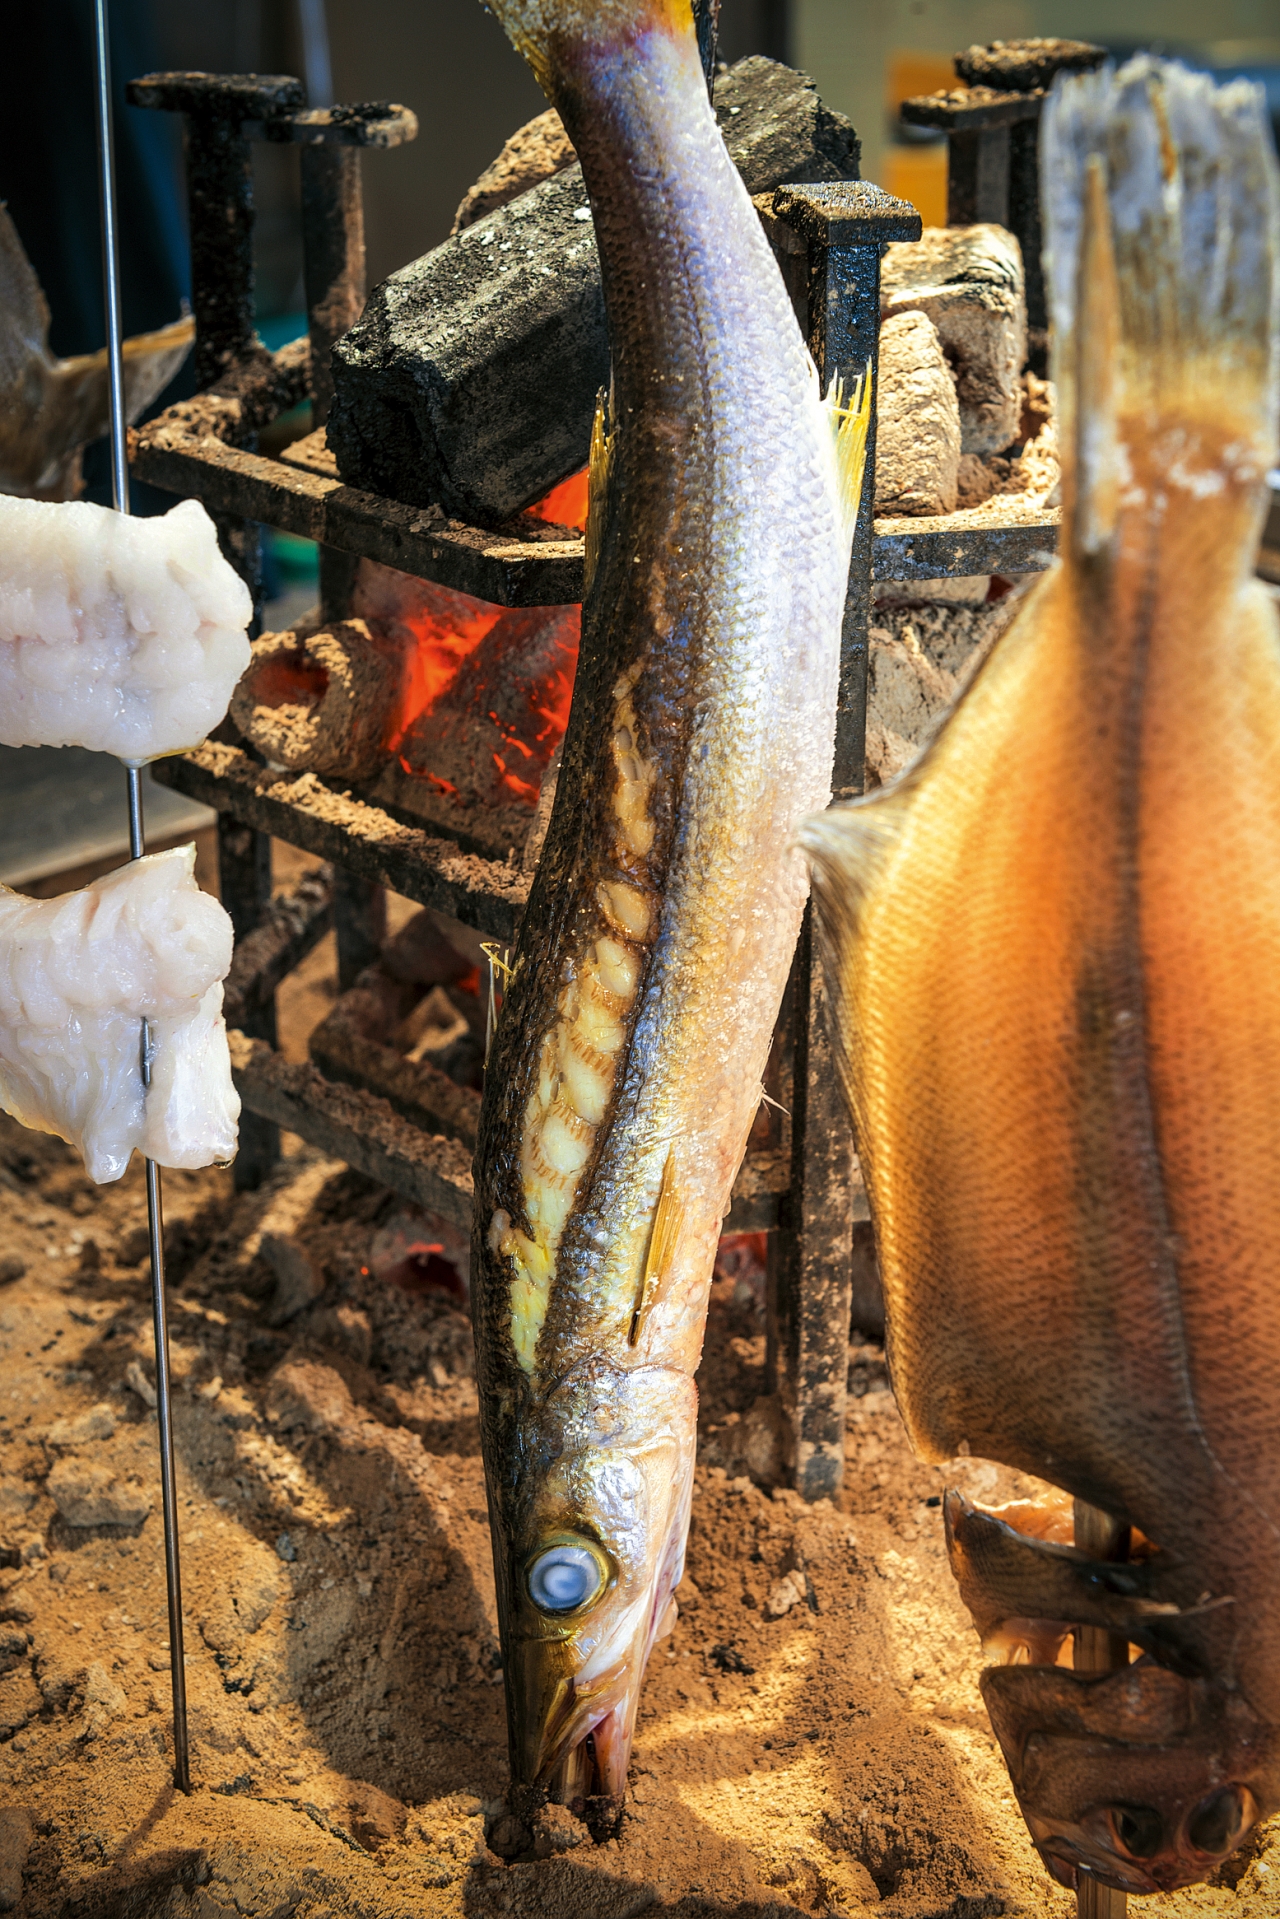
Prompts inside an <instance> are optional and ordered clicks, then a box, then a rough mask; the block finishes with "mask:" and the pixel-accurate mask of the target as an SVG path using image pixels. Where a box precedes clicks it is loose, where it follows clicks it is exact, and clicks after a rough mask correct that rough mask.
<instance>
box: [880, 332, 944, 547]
mask: <svg viewBox="0 0 1280 1919" xmlns="http://www.w3.org/2000/svg"><path fill="white" fill-rule="evenodd" d="M959 464H960V415H959V411H958V409H957V406H956V394H955V388H954V387H953V385H952V384H951V374H950V372H949V371H948V368H947V362H946V360H945V359H944V358H943V353H942V347H941V345H940V344H939V341H938V334H937V330H936V329H935V327H934V324H933V322H932V320H930V319H929V318H928V317H927V315H925V314H923V313H900V314H894V315H893V316H892V318H890V319H888V320H886V321H885V323H884V325H883V326H882V327H881V329H880V400H879V407H878V415H877V428H876V511H877V512H879V513H921V514H925V513H950V512H951V511H952V510H953V509H954V507H955V503H956V474H957V470H958V468H959Z"/></svg>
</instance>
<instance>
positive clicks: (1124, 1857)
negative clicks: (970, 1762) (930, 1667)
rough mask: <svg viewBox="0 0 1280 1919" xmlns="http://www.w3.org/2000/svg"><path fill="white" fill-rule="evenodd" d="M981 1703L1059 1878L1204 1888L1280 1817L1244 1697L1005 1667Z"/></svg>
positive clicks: (1152, 1670)
mask: <svg viewBox="0 0 1280 1919" xmlns="http://www.w3.org/2000/svg"><path fill="white" fill-rule="evenodd" d="M982 1692H983V1697H984V1699H985V1700H986V1704H987V1710H988V1712H989V1713H990V1715H991V1723H992V1725H993V1727H994V1728H995V1732H996V1736H997V1738H998V1739H999V1741H1000V1745H1001V1747H1002V1749H1003V1751H1004V1756H1005V1760H1006V1762H1007V1764H1008V1767H1009V1774H1010V1777H1011V1779H1012V1780H1013V1786H1014V1791H1015V1792H1016V1793H1017V1796H1018V1804H1019V1806H1020V1807H1021V1809H1022V1815H1023V1817H1024V1819H1025V1820H1026V1822H1027V1826H1028V1829H1029V1830H1030V1833H1031V1836H1032V1838H1033V1840H1034V1841H1035V1844H1036V1848H1037V1850H1038V1852H1039V1853H1040V1857H1041V1858H1042V1859H1043V1861H1044V1863H1045V1865H1046V1866H1047V1867H1048V1869H1049V1871H1050V1873H1051V1874H1052V1875H1053V1877H1054V1878H1055V1879H1056V1880H1057V1881H1058V1883H1059V1884H1060V1885H1063V1886H1067V1887H1069V1888H1076V1887H1077V1886H1079V1885H1081V1884H1082V1883H1084V1882H1085V1881H1086V1880H1087V1879H1088V1878H1093V1879H1095V1880H1097V1881H1099V1883H1101V1884H1102V1885H1104V1886H1113V1887H1115V1888H1116V1889H1117V1890H1119V1891H1121V1892H1131V1893H1153V1892H1173V1891H1176V1890H1177V1889H1178V1888H1179V1887H1180V1886H1190V1885H1196V1884H1198V1883H1199V1882H1200V1881H1202V1880H1204V1879H1207V1878H1208V1876H1209V1875H1210V1873H1212V1872H1213V1871H1214V1870H1215V1868H1216V1867H1217V1866H1219V1865H1221V1863H1222V1861H1223V1860H1224V1859H1226V1858H1228V1857H1229V1856H1230V1854H1231V1853H1233V1852H1235V1851H1236V1849H1237V1848H1238V1847H1239V1846H1240V1845H1242V1844H1243V1842H1244V1840H1245V1839H1246V1838H1247V1837H1248V1835H1249V1832H1250V1831H1251V1830H1252V1828H1253V1826H1254V1825H1255V1824H1256V1823H1257V1821H1258V1820H1259V1818H1261V1817H1264V1816H1265V1815H1266V1814H1267V1813H1269V1812H1270V1811H1271V1810H1272V1808H1273V1803H1274V1791H1273V1787H1272V1785H1271V1781H1272V1780H1273V1779H1274V1776H1275V1771H1274V1769H1275V1761H1276V1752H1275V1741H1274V1736H1273V1735H1271V1734H1270V1732H1269V1729H1268V1728H1266V1727H1264V1726H1263V1724H1262V1722H1261V1721H1260V1720H1259V1719H1258V1718H1257V1717H1256V1716H1255V1714H1254V1713H1253V1712H1252V1710H1251V1709H1250V1707H1249V1706H1248V1704H1247V1703H1246V1702H1245V1700H1244V1699H1243V1698H1242V1697H1241V1696H1240V1694H1239V1693H1232V1692H1228V1691H1227V1690H1226V1689H1225V1688H1223V1687H1220V1686H1215V1685H1214V1684H1213V1683H1212V1682H1211V1681H1209V1680H1207V1679H1204V1678H1199V1677H1191V1676H1188V1675H1186V1674H1183V1673H1176V1672H1172V1671H1170V1670H1169V1669H1168V1668H1167V1667H1164V1666H1160V1665H1158V1664H1157V1663H1156V1662H1155V1661H1154V1660H1151V1659H1148V1658H1143V1659H1140V1660H1139V1661H1138V1662H1137V1663H1136V1664H1135V1665H1132V1666H1126V1667H1122V1668H1121V1669H1120V1671H1118V1672H1112V1673H1105V1674H1101V1675H1094V1674H1085V1673H1073V1672H1069V1671H1067V1670H1065V1669H1064V1668H1061V1667H1031V1666H1001V1667H994V1668H992V1669H991V1670H989V1671H987V1672H986V1673H984V1674H983V1677H982Z"/></svg>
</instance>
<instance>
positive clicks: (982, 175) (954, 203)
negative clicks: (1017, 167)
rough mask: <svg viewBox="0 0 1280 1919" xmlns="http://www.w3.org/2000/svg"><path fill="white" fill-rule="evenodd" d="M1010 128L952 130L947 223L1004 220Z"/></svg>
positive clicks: (999, 222)
mask: <svg viewBox="0 0 1280 1919" xmlns="http://www.w3.org/2000/svg"><path fill="white" fill-rule="evenodd" d="M1009 132H1010V129H1009V128H1008V127H1007V126H997V127H977V128H974V129H972V130H969V129H965V130H964V131H961V132H956V133H953V134H952V136H951V144H950V151H949V153H948V155H947V225H948V226H949V227H970V226H973V225H975V224H976V222H977V221H979V220H994V221H995V222H996V224H997V225H998V226H1004V225H1005V224H1006V222H1007V220H1008V215H1009Z"/></svg>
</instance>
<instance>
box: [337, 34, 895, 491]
mask: <svg viewBox="0 0 1280 1919" xmlns="http://www.w3.org/2000/svg"><path fill="white" fill-rule="evenodd" d="M715 105H716V115H717V118H718V119H719V121H720V125H721V128H722V129H723V132H724V136H725V141H726V144H727V145H728V148H729V152H730V153H731V154H732V156H733V159H734V162H735V164H736V166H737V167H738V170H739V171H740V173H741V174H742V177H743V179H744V181H745V182H746V186H747V191H748V192H749V193H753V194H755V193H765V192H768V191H769V190H770V189H771V188H773V187H778V186H782V185H784V184H785V183H786V182H787V181H798V180H806V181H808V180H856V179H857V178H858V161H859V147H858V138H857V135H856V134H855V132H854V130H853V128H852V127H851V126H850V124H849V122H848V121H847V120H846V119H844V118H843V116H842V115H840V114H838V113H831V112H829V111H828V109H827V108H826V107H824V106H823V104H822V102H821V100H819V98H818V96H817V94H816V93H815V91H814V88H813V83H812V82H811V81H810V80H809V79H807V78H806V76H805V75H804V74H802V73H797V72H795V71H794V69H793V68H791V67H784V66H781V65H779V64H778V62H777V61H774V60H766V59H763V58H761V57H759V56H753V57H752V58H751V59H748V60H740V61H739V62H738V63H737V65H736V66H734V67H732V68H730V69H729V70H728V72H725V73H722V74H721V75H720V76H719V78H718V79H717V82H716V89H715ZM333 377H334V401H333V408H332V411H331V412H330V415H329V445H330V447H331V448H332V449H333V452H334V455H335V456H336V459H337V462H338V472H339V474H340V476H341V477H342V479H343V480H345V481H346V482H347V484H348V485H349V486H358V487H362V488H364V489H365V490H366V491H368V492H370V493H379V494H381V495H382V496H383V497H384V498H387V499H392V500H401V501H403V502H404V503H405V504H406V505H409V506H429V505H431V504H432V503H433V502H439V504H440V505H441V506H443V507H444V509H445V511H446V512H447V513H449V514H451V515H453V516H454V517H455V518H457V519H461V520H466V521H469V522H471V523H472V524H473V525H480V526H493V525H497V524H500V523H501V522H502V521H503V520H506V519H509V518H510V516H511V515H512V514H513V513H515V512H518V511H519V509H520V508H521V507H523V506H527V505H528V504H529V503H530V502H531V501H533V500H537V499H540V498H541V496H542V495H543V494H544V493H546V492H547V490H548V489H549V488H550V487H552V486H554V485H555V484H556V482H557V481H558V480H562V479H564V478H565V476H566V475H567V474H569V473H573V472H575V471H576V470H577V469H578V468H579V467H581V466H582V465H583V463H584V462H585V460H586V457H587V448H588V445H589V444H590V439H591V420H592V415H593V413H594V410H595V403H596V394H597V393H598V391H599V389H600V388H601V387H602V386H604V385H605V384H606V382H607V380H608V377H609V341H608V334H607V331H606V328H605V317H604V301H603V297H602V295H601V290H600V264H599V261H598V259H597V257H596V247H595V237H594V233H593V230H592V224H591V213H590V209H589V207H588V205H587V196H586V193H585V191H584V189H583V185H582V172H581V169H580V168H579V167H578V166H577V165H576V164H575V165H573V166H571V167H567V168H566V169H565V170H564V171H563V172H562V173H558V174H556V175H555V176H554V177H553V178H552V179H550V180H544V181H543V182H542V183H541V184H540V185H539V186H536V187H533V188H531V190H530V191H529V192H528V193H524V194H521V195H520V197H519V198H518V199H516V200H512V201H511V202H509V204H508V205H506V206H505V207H501V208H499V210H498V211H497V212H496V213H492V214H490V215H489V216H488V218H487V219H484V220H480V221H478V222H477V223H476V225H475V226H473V227H468V228H467V229H466V230H465V232H462V233H459V234H457V235H456V236H455V237H454V238H453V239H451V240H446V241H445V243H444V245H443V246H440V247H437V248H436V249H435V251H434V252H433V253H428V254H426V255H424V256H423V258H422V259H420V260H415V261H413V262H412V264H411V265H409V266H407V267H402V268H401V269H400V271H399V272H398V273H393V274H392V275H391V277H390V279H388V280H384V281H383V283H382V285H381V286H379V287H376V288H375V289H374V291H373V293H372V294H371V295H370V297H369V303H368V305H367V306H366V308H365V310H364V314H363V316H362V317H361V319H360V321H359V322H358V324H357V325H356V326H354V327H353V328H352V329H351V331H350V333H348V334H346V335H345V336H344V337H343V338H342V339H341V340H339V341H338V343H337V345H336V346H335V347H334V349H333Z"/></svg>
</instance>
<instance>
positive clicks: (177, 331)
mask: <svg viewBox="0 0 1280 1919" xmlns="http://www.w3.org/2000/svg"><path fill="white" fill-rule="evenodd" d="M194 339H195V322H194V320H191V319H189V318H188V319H183V320H175V321H174V322H173V324H172V326H167V327H161V328H160V329H159V330H158V331H157V332H155V333H138V334H135V335H134V336H133V338H132V339H129V340H126V341H125V342H124V347H123V353H124V391H125V412H126V415H127V417H128V420H129V423H130V425H132V423H133V422H134V421H135V420H136V419H138V418H140V416H141V415H142V414H143V413H145V412H146V410H147V408H148V407H149V406H150V405H151V402H152V401H153V400H155V399H157V398H158V397H159V395H160V394H161V393H163V391H164V389H165V388H166V387H167V386H168V384H169V382H170V380H171V379H172V378H173V376H174V374H175V373H176V372H177V371H178V368H179V367H180V366H181V365H182V362H183V361H184V360H185V359H186V357H187V354H188V353H189V352H190V351H191V343H192V341H193V340H194ZM110 418H111V400H110V394H109V392H108V389H107V352H106V348H105V347H104V348H103V349H102V350H101V352H99V353H79V354H76V355H75V356H74V358H72V359H70V360H59V359H55V358H54V356H53V354H52V353H50V351H49V308H48V305H47V303H46V301H45V297H44V294H43V292H42V291H41V288H40V282H39V281H38V280H37V279H36V276H35V272H34V269H33V268H32V265H31V262H30V260H28V258H27V256H26V252H25V251H24V249H23V245H22V242H21V240H20V239H19V238H18V231H17V228H16V227H15V226H14V224H13V221H12V220H11V219H10V218H9V214H8V212H7V210H6V208H5V207H4V205H3V203H2V202H0V493H17V494H20V495H24V496H26V497H28V498H33V499H40V500H73V499H74V498H75V497H76V495H77V493H78V492H79V491H80V454H81V452H82V450H83V449H84V448H85V447H86V446H88V445H89V443H90V442H91V441H92V440H98V439H101V437H102V435H103V434H104V433H105V432H106V431H107V427H108V425H109V424H110Z"/></svg>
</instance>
